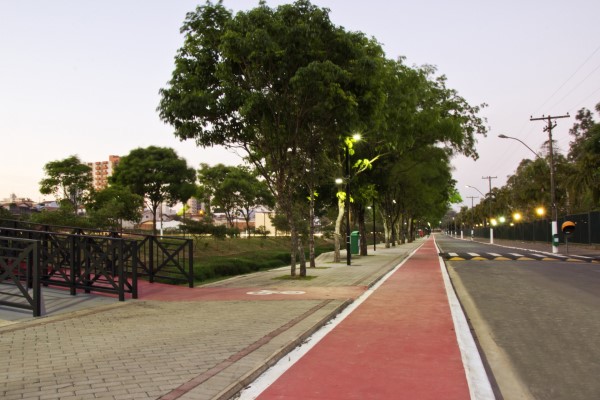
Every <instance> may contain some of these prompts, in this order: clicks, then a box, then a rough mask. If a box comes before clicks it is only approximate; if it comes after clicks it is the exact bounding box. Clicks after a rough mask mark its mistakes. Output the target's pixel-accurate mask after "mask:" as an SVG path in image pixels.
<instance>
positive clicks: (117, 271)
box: [0, 227, 138, 301]
mask: <svg viewBox="0 0 600 400" xmlns="http://www.w3.org/2000/svg"><path fill="white" fill-rule="evenodd" d="M0 236H3V237H6V238H10V239H13V240H25V239H28V240H33V241H36V242H38V243H39V258H38V261H37V263H34V264H33V268H34V269H39V271H40V275H39V282H40V283H41V284H43V285H44V286H49V285H53V286H63V287H67V288H69V290H70V293H71V294H72V295H75V294H76V293H77V290H78V289H80V290H83V291H85V292H86V293H91V292H104V293H111V294H116V295H118V297H119V301H124V300H125V293H131V295H132V297H133V298H134V299H135V298H137V296H138V293H137V270H138V259H137V255H138V250H137V242H136V241H134V240H127V239H122V238H114V237H108V236H87V235H75V234H67V233H57V232H46V231H35V230H25V229H16V228H5V227H0ZM35 286H36V285H35V283H34V284H33V287H34V288H35Z"/></svg>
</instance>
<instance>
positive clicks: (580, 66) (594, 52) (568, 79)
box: [534, 46, 600, 114]
mask: <svg viewBox="0 0 600 400" xmlns="http://www.w3.org/2000/svg"><path fill="white" fill-rule="evenodd" d="M599 50H600V46H598V47H596V50H594V51H593V52H592V54H590V55H589V56H588V57H587V58H586V59H585V61H584V62H582V63H581V64H580V65H579V67H577V69H576V70H575V72H573V73H572V74H571V76H569V77H568V78H567V80H566V81H564V82H563V83H562V84H561V85H560V86H559V87H558V89H556V90H555V91H554V93H552V94H551V95H550V97H548V98H547V99H546V101H545V102H544V103H543V104H542V105H541V106H540V107H539V108H538V109H537V111H536V112H535V113H534V114H537V113H538V112H539V110H541V109H542V108H543V107H544V106H545V105H546V104H547V103H548V102H549V101H550V100H551V99H552V98H553V97H554V96H555V95H556V93H558V92H559V91H560V90H561V89H562V88H563V87H564V86H565V85H566V84H567V83H568V82H569V81H570V80H571V79H573V77H574V76H575V75H576V74H577V73H578V72H579V70H580V69H581V68H583V66H584V65H585V64H587V62H588V61H590V59H591V58H592V57H593V56H594V55H595V54H596V53H597V52H598V51H599ZM586 79H587V77H586ZM561 101H562V99H561Z"/></svg>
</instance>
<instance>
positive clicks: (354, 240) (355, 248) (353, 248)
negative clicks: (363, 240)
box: [350, 231, 360, 254]
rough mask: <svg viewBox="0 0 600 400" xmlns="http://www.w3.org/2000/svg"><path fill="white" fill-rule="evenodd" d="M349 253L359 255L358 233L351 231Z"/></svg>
mask: <svg viewBox="0 0 600 400" xmlns="http://www.w3.org/2000/svg"><path fill="white" fill-rule="evenodd" d="M350 253H351V254H359V253H360V233H359V232H358V231H353V232H352V233H351V234H350Z"/></svg>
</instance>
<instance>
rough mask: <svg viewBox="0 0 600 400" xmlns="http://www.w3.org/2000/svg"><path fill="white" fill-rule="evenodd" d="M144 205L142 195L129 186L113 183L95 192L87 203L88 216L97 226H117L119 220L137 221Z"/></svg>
mask: <svg viewBox="0 0 600 400" xmlns="http://www.w3.org/2000/svg"><path fill="white" fill-rule="evenodd" d="M143 207H144V199H143V197H141V196H139V195H137V194H134V193H131V191H130V190H129V188H127V187H123V186H118V185H113V186H109V187H107V188H105V189H103V190H101V191H98V192H95V193H94V194H93V196H92V198H91V202H90V204H88V207H87V211H88V214H89V218H90V219H91V220H92V221H94V223H95V224H96V225H97V226H98V227H103V228H108V227H118V226H120V222H121V221H124V220H125V221H133V222H139V221H140V220H141V216H142V211H143Z"/></svg>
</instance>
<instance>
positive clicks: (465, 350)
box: [436, 243, 496, 400]
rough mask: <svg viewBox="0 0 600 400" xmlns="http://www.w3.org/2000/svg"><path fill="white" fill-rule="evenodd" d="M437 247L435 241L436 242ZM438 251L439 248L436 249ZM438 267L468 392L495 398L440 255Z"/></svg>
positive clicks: (482, 399)
mask: <svg viewBox="0 0 600 400" xmlns="http://www.w3.org/2000/svg"><path fill="white" fill-rule="evenodd" d="M436 247H437V243H436ZM438 253H439V249H438ZM438 259H439V263H440V268H441V270H442V276H443V278H444V285H445V286H446V294H447V295H448V302H449V303H450V311H451V313H452V320H453V321H454V330H455V332H456V340H457V342H458V347H459V349H460V354H461V357H462V361H463V366H464V368H465V375H466V376H467V383H468V385H469V392H470V394H471V399H472V400H495V399H496V397H495V396H494V391H493V390H492V385H491V384H490V381H489V379H488V377H487V374H486V372H485V368H484V366H483V361H481V356H480V355H479V351H478V350H477V345H476V344H475V340H474V339H473V336H472V335H471V330H470V329H469V324H468V323H467V318H466V317H465V314H464V313H463V310H462V307H461V305H460V302H459V301H458V298H457V297H456V293H455V292H454V288H453V287H452V283H451V282H450V277H449V276H448V271H447V270H446V264H445V263H444V260H443V259H442V258H441V257H438Z"/></svg>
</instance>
